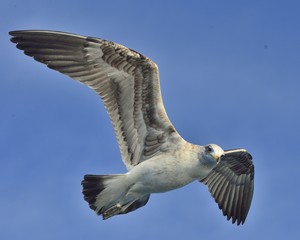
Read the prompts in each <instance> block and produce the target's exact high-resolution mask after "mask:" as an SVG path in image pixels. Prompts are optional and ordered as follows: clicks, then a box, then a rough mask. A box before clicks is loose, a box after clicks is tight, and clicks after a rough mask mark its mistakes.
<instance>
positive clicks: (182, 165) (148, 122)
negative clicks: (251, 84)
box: [10, 30, 254, 225]
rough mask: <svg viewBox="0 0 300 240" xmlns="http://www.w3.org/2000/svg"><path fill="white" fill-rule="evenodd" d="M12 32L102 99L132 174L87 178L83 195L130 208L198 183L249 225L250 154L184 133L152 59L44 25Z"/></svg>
mask: <svg viewBox="0 0 300 240" xmlns="http://www.w3.org/2000/svg"><path fill="white" fill-rule="evenodd" d="M10 34H11V35H12V36H13V37H12V39H11V41H12V42H13V43H16V44H17V48H19V49H21V50H23V51H24V53H25V54H26V55H29V56H32V57H33V58H34V59H35V60H37V61H39V62H41V63H44V64H46V65H47V66H48V67H49V68H52V69H54V70H57V71H59V72H61V73H63V74H66V75H68V76H70V77H71V78H73V79H75V80H78V81H79V82H81V83H84V84H86V85H87V86H89V87H91V88H92V89H94V90H95V91H96V92H97V93H98V94H99V96H100V97H101V99H102V101H103V102H104V105H105V108H106V110H107V112H108V114H109V116H110V119H111V122H112V124H113V127H114V130H115V134H116V137H117V140H118V143H119V148H120V151H121V154H122V159H123V161H124V163H125V165H126V167H127V169H128V173H127V174H118V175H86V176H85V177H84V180H83V181H82V185H83V194H84V198H85V200H86V201H87V202H88V203H89V205H90V207H91V208H92V209H93V210H94V211H96V213H97V214H102V215H103V218H104V219H107V218H109V217H112V216H114V215H117V214H124V213H128V212H130V211H133V210H136V209H137V208H139V207H142V206H144V205H145V204H146V203H147V202H148V200H149V197H150V194H151V193H157V192H165V191H169V190H172V189H176V188H179V187H182V186H184V185H186V184H188V183H190V182H192V181H195V180H199V181H202V182H203V183H204V184H207V185H208V188H209V191H210V192H211V194H212V196H213V197H214V198H215V200H216V202H217V203H218V205H219V207H220V209H222V211H223V214H224V215H226V216H227V219H230V218H232V222H233V223H234V222H237V224H238V225H239V224H240V223H244V221H245V219H246V217H247V214H248V210H249V208H250V204H251V200H252V195H253V188H254V187H253V186H254V166H253V163H252V157H251V155H250V154H249V153H247V151H246V150H244V149H236V150H229V151H224V150H223V149H222V148H220V147H219V146H217V145H215V144H210V145H206V146H198V145H193V144H190V143H188V142H186V141H185V140H184V139H183V138H181V136H180V135H179V134H178V132H177V131H176V129H175V128H174V126H173V125H172V123H171V122H170V120H169V118H168V116H167V114H166V111H165V108H164V105H163V101H162V97H161V91H160V83H159V73H158V67H157V65H156V64H155V63H154V62H153V61H151V60H150V59H149V58H147V57H145V56H143V55H142V54H140V53H138V52H136V51H134V50H131V49H128V48H126V47H124V46H122V45H119V44H116V43H113V42H110V41H106V40H103V39H99V38H93V37H85V36H80V35H75V34H70V33H63V32H56V31H45V30H26V31H13V32H10Z"/></svg>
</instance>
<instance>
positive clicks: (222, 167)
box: [201, 149, 254, 225]
mask: <svg viewBox="0 0 300 240" xmlns="http://www.w3.org/2000/svg"><path fill="white" fill-rule="evenodd" d="M201 181H202V182H203V183H204V184H206V185H207V186H208V189H209V191H210V193H211V195H212V196H213V198H214V199H215V201H216V203H218V205H219V208H220V209H221V210H222V211H223V214H224V216H227V220H229V219H230V218H232V223H235V222H236V221H237V225H239V224H240V223H242V224H243V223H244V222H245V220H246V217H247V214H248V211H249V208H250V205H251V201H252V196H253V190H254V165H253V162H252V157H251V155H250V154H249V153H248V152H247V151H246V150H244V149H235V150H227V151H225V155H224V156H222V157H221V159H220V161H219V163H218V164H217V165H216V167H215V168H214V169H213V170H212V171H211V172H210V174H209V175H208V176H207V177H205V178H204V179H202V180H201Z"/></svg>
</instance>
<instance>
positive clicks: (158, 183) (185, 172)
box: [127, 157, 208, 194]
mask: <svg viewBox="0 0 300 240" xmlns="http://www.w3.org/2000/svg"><path fill="white" fill-rule="evenodd" d="M207 173H208V171H207V169H204V168H202V167H201V165H200V163H199V161H198V160H197V159H182V158H181V159H179V158H175V157H172V158H164V159H163V158H162V157H157V158H153V159H150V160H147V161H145V162H142V163H140V164H139V165H137V166H135V167H134V168H133V169H132V170H131V171H130V172H129V173H128V174H127V176H128V180H129V181H130V182H131V183H132V187H131V189H130V192H135V193H137V194H150V193H160V192H166V191H170V190H173V189H176V188H180V187H183V186H184V185H187V184H189V183H191V182H192V181H194V180H196V179H199V178H201V177H202V176H203V175H205V176H206V175H207Z"/></svg>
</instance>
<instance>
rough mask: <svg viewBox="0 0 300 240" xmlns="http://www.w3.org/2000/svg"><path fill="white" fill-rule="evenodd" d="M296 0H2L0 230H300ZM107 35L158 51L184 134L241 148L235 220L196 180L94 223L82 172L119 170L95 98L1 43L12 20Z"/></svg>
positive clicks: (86, 235) (87, 233)
mask: <svg viewBox="0 0 300 240" xmlns="http://www.w3.org/2000/svg"><path fill="white" fill-rule="evenodd" d="M299 13H300V3H299V1H289V0H287V1H280V0H279V1H212V0H210V1H208V0H207V1H203V0H199V1H74V2H72V3H71V2H66V1H65V2H64V1H54V0H53V1H43V0H42V1H33V0H29V1H18V0H16V1H3V2H2V4H1V9H0V20H1V27H0V44H1V58H0V61H1V64H0V66H1V74H2V77H1V80H0V103H1V108H0V164H1V167H0V182H1V184H0V192H1V197H0V238H1V239H11V240H14V239H31V240H32V239H43V240H47V239H74V240H75V239H89V240H93V239H119V238H122V239H124V238H125V239H133V240H134V239H141V238H142V239H144V240H147V239H206V240H209V239H262V237H266V238H269V239H285V238H286V237H287V236H288V238H289V239H296V238H297V236H298V237H299V236H300V229H299V219H298V215H299V213H300V211H299V207H298V206H299V201H300V188H299V186H298V182H299V180H298V176H299V168H300V161H299V160H300V159H299V153H298V150H299V142H300V141H299V140H300V137H299V132H300V94H299V90H300V67H299V63H300V28H299V23H300V14H299ZM19 29H51V30H60V31H67V32H73V33H78V34H82V35H89V36H95V37H101V38H104V39H108V40H111V41H115V42H118V43H120V44H123V45H125V46H128V47H130V48H132V49H135V50H136V51H139V52H141V53H143V54H144V55H146V56H148V57H149V58H151V59H153V60H154V61H155V62H156V63H157V64H158V65H159V68H160V76H161V86H162V92H163V93H162V94H163V98H164V103H165V107H166V109H167V112H168V115H169V117H170V119H171V121H172V122H173V124H174V125H175V127H176V129H177V130H178V132H179V133H180V134H181V135H182V136H183V137H184V138H185V139H186V140H188V141H190V142H192V143H197V144H207V143H217V144H219V145H221V146H222V147H223V148H224V149H228V148H235V147H243V148H246V149H248V150H249V151H250V152H251V154H252V155H253V157H254V163H255V171H256V172H255V191H254V197H253V202H252V206H251V209H250V212H249V215H248V218H247V220H246V223H245V224H244V225H243V226H239V227H237V226H236V225H232V224H231V223H230V222H227V221H226V219H225V218H224V217H223V216H222V214H221V211H220V210H219V209H218V207H217V205H216V204H215V203H214V200H213V199H212V198H211V197H210V194H209V192H208V191H207V189H206V187H205V186H204V185H201V184H200V183H197V182H195V183H192V184H190V185H189V186H186V187H185V188H182V189H178V190H176V191H172V192H168V193H164V194H156V195H154V194H153V195H152V196H151V198H150V201H149V203H148V204H147V205H146V206H145V207H143V208H141V209H139V210H137V211H135V212H132V213H130V214H127V215H124V216H118V217H114V218H111V219H109V220H107V221H102V220H101V218H100V217H98V216H96V215H95V214H94V213H93V212H92V211H91V210H90V209H89V208H88V206H87V204H86V202H85V201H84V200H83V197H82V194H81V186H80V182H81V180H82V177H83V175H84V174H87V173H92V174H104V173H123V172H125V171H126V169H125V167H124V165H123V163H122V161H121V157H120V154H119V150H118V147H117V143H116V140H115V137H114V133H113V129H112V127H111V124H110V122H109V119H108V116H107V114H106V112H105V110H104V107H103V105H102V103H101V101H100V99H99V98H98V96H97V95H96V94H95V93H94V92H93V91H92V90H90V89H89V88H87V87H85V86H84V85H81V84H78V83H76V82H75V81H72V80H71V79H69V78H68V77H66V76H64V75H62V74H60V73H57V72H55V71H53V70H50V69H47V68H46V67H45V66H43V65H42V64H39V63H37V62H35V61H33V59H31V58H29V57H27V56H25V55H24V54H23V53H22V52H21V51H19V50H17V49H16V48H15V46H14V45H13V44H11V43H10V42H9V36H8V31H11V30H19Z"/></svg>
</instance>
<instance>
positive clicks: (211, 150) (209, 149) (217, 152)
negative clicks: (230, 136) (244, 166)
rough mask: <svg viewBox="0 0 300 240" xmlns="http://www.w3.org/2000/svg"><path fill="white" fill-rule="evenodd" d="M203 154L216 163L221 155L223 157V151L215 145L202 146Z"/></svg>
mask: <svg viewBox="0 0 300 240" xmlns="http://www.w3.org/2000/svg"><path fill="white" fill-rule="evenodd" d="M204 148H205V154H206V155H207V156H210V157H212V158H213V159H214V160H215V161H218V160H219V159H220V157H221V156H222V155H224V150H223V149H222V148H221V147H220V146H218V145H216V144H208V145H206V146H204Z"/></svg>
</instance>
